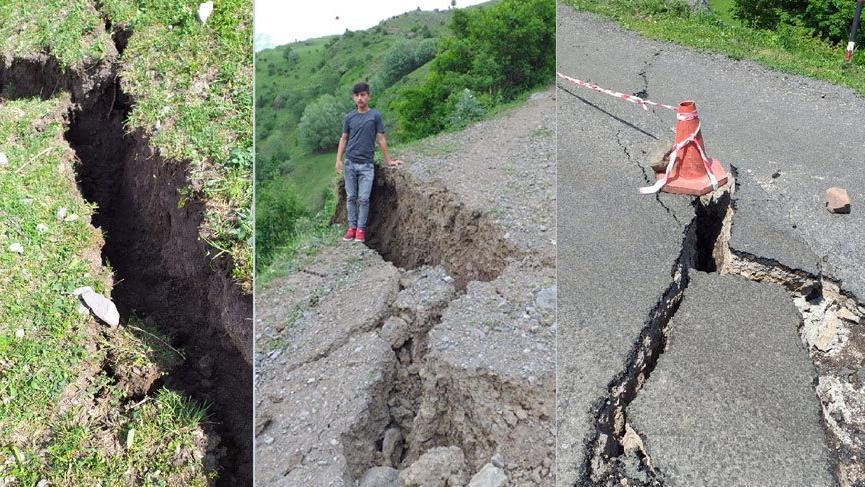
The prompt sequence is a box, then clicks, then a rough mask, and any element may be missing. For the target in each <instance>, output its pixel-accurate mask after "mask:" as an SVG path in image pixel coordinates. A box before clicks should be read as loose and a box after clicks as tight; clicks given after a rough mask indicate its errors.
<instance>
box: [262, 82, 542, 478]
mask: <svg viewBox="0 0 865 487" xmlns="http://www.w3.org/2000/svg"><path fill="white" fill-rule="evenodd" d="M554 103H555V100H554V99H553V94H552V91H551V90H549V91H545V92H543V93H537V94H535V95H533V96H532V97H531V99H530V100H529V101H527V102H526V103H525V104H523V105H522V106H520V107H518V108H515V109H512V110H510V111H508V112H506V113H505V114H503V115H500V116H498V117H497V118H494V119H491V120H488V121H484V122H481V123H479V124H476V125H474V126H472V127H469V128H468V129H466V130H464V131H462V132H460V133H457V134H448V135H444V136H441V137H435V138H433V139H430V140H426V141H423V142H421V143H419V144H417V145H416V146H414V147H413V148H412V152H411V153H401V154H399V156H400V157H401V158H403V159H405V160H406V161H407V165H406V166H405V167H402V168H399V169H380V170H378V171H377V174H376V182H375V185H374V189H373V194H372V195H371V217H370V225H369V234H370V237H369V239H368V242H367V245H366V246H364V245H361V244H357V243H354V242H352V243H343V242H341V241H340V242H335V243H334V244H333V245H331V246H326V247H325V248H323V249H321V250H320V251H319V253H318V254H317V255H316V256H314V257H312V258H311V260H310V261H309V262H305V263H304V265H303V266H302V267H301V268H300V269H298V270H296V271H294V272H292V273H289V274H288V275H286V276H283V277H280V278H277V279H274V280H273V281H270V282H268V283H267V284H266V285H264V286H262V287H261V288H259V289H258V290H257V292H258V294H257V296H258V297H257V300H258V301H257V308H256V309H257V315H256V330H257V334H256V356H255V361H256V362H255V363H256V377H255V387H256V425H255V435H256V436H255V442H256V451H257V453H256V455H257V456H256V479H258V482H260V483H261V484H262V485H274V484H278V485H352V486H353V485H364V486H372V485H451V484H452V483H453V482H458V483H460V482H465V481H468V482H469V485H475V484H474V483H472V480H471V479H472V478H473V477H476V478H475V480H474V482H480V481H481V478H482V477H483V478H496V477H499V478H501V476H506V477H507V482H508V485H549V486H552V485H554V484H555V480H554V472H555V459H554V443H555V440H554V438H555V430H554V424H553V419H554V412H553V411H554V403H555V328H556V325H555V297H556V288H555V245H556V242H555V230H554V229H555V221H554V212H555V210H554V209H555V184H554V183H555V172H556V168H555V141H554V134H555V116H554V115H553V107H554ZM335 219H336V220H340V219H344V195H343V198H342V200H341V201H340V205H339V207H338V209H337V214H336V216H335ZM343 221H344V220H343ZM343 224H344V223H343ZM539 235H540V236H541V238H538V236H539ZM452 459H459V462H457V463H454V462H453V461H451V460H452ZM454 461H456V460H454ZM462 462H465V463H464V465H463V464H462Z"/></svg>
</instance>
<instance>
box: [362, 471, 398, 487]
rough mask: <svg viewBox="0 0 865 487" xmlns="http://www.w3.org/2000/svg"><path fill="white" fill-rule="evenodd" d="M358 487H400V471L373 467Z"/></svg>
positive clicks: (364, 475)
mask: <svg viewBox="0 0 865 487" xmlns="http://www.w3.org/2000/svg"><path fill="white" fill-rule="evenodd" d="M358 487H399V470H397V469H395V468H391V467H372V468H371V469H369V470H367V471H366V473H365V474H363V477H362V478H361V479H360V484H358Z"/></svg>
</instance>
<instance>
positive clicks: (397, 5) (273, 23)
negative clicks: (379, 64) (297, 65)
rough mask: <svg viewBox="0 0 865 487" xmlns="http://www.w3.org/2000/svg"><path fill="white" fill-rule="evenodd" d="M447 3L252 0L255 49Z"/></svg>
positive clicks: (464, 3)
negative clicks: (253, 2)
mask: <svg viewBox="0 0 865 487" xmlns="http://www.w3.org/2000/svg"><path fill="white" fill-rule="evenodd" d="M484 1H486V0H457V5H456V6H457V8H462V7H468V6H470V5H475V4H478V3H483V2H484ZM301 5H302V6H301ZM450 5H451V0H315V1H313V2H292V1H285V0H255V50H256V51H259V50H261V49H266V48H268V47H274V46H281V45H283V44H288V43H290V42H295V41H302V40H305V39H311V38H314V37H322V36H326V35H331V34H342V33H343V32H345V30H346V29H349V30H364V29H369V28H370V27H374V26H375V25H376V24H378V23H379V22H381V21H382V20H384V19H387V18H389V17H393V16H394V15H399V14H401V13H404V12H408V11H410V10H415V9H416V8H418V7H420V8H421V10H433V9H436V8H437V9H439V10H447V9H448V8H449V7H450ZM337 17H339V19H337Z"/></svg>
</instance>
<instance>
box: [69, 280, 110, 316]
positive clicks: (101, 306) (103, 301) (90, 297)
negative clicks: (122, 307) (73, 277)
mask: <svg viewBox="0 0 865 487" xmlns="http://www.w3.org/2000/svg"><path fill="white" fill-rule="evenodd" d="M72 294H74V295H76V296H78V298H79V299H81V300H82V301H84V304H85V305H87V307H88V308H89V309H90V312H91V313H93V314H94V315H95V316H96V317H97V318H99V319H100V320H102V321H104V322H105V323H107V324H108V325H110V326H117V325H119V324H120V313H119V312H118V311H117V306H115V305H114V303H113V302H112V301H111V300H110V299H108V298H106V297H105V296H103V295H101V294H99V293H97V292H94V291H93V288H91V287H90V286H84V287H79V288H78V289H76V290H74V291H72Z"/></svg>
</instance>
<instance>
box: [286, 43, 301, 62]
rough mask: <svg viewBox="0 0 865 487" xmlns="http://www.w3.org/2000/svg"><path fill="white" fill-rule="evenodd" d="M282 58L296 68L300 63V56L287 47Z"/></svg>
mask: <svg viewBox="0 0 865 487" xmlns="http://www.w3.org/2000/svg"><path fill="white" fill-rule="evenodd" d="M282 58H283V59H285V61H286V62H287V63H288V65H289V66H294V65H295V64H297V63H299V62H300V55H299V54H298V53H296V52H294V49H292V48H291V47H290V46H288V47H286V48H285V50H283V51H282Z"/></svg>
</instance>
